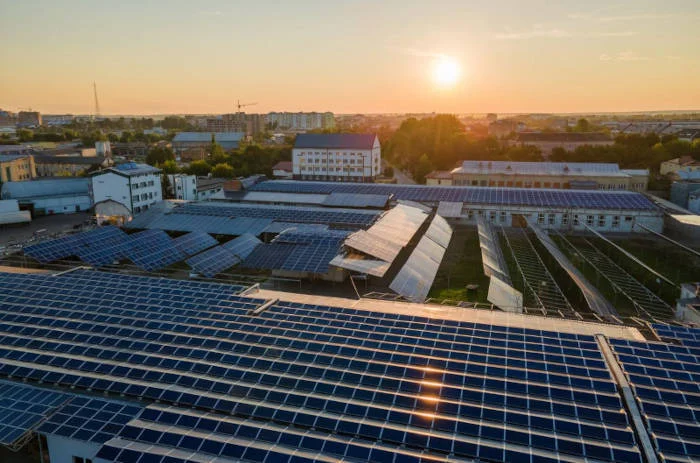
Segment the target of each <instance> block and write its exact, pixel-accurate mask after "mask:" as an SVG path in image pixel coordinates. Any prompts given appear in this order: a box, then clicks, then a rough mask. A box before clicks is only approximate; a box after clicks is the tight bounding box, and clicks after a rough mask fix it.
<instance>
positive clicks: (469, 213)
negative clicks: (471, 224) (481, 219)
mask: <svg viewBox="0 0 700 463" xmlns="http://www.w3.org/2000/svg"><path fill="white" fill-rule="evenodd" d="M473 218H474V211H472V210H471V209H470V210H468V211H467V220H471V219H473Z"/></svg>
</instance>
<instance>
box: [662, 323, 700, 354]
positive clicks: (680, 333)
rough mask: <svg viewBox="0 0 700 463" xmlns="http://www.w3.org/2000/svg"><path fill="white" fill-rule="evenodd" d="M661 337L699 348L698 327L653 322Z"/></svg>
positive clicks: (699, 329)
mask: <svg viewBox="0 0 700 463" xmlns="http://www.w3.org/2000/svg"><path fill="white" fill-rule="evenodd" d="M652 327H653V328H654V330H655V331H656V334H657V335H658V336H659V337H660V338H662V339H670V340H674V341H676V342H678V343H680V344H682V345H684V346H688V347H698V348H700V328H698V327H689V326H678V325H668V324H663V323H655V324H653V325H652Z"/></svg>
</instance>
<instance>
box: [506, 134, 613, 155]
mask: <svg viewBox="0 0 700 463" xmlns="http://www.w3.org/2000/svg"><path fill="white" fill-rule="evenodd" d="M516 143H517V144H519V145H520V146H525V145H527V146H536V147H537V148H539V150H540V151H541V152H542V156H543V157H544V158H545V159H547V157H549V155H550V154H552V150H553V149H555V148H563V149H565V150H567V151H574V150H576V148H578V147H580V146H610V145H613V144H614V143H615V141H614V140H613V139H612V138H611V137H610V135H608V134H607V133H599V132H521V133H519V134H518V137H517V138H516Z"/></svg>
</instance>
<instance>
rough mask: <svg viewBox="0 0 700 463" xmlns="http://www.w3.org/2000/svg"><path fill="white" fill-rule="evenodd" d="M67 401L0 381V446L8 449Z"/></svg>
mask: <svg viewBox="0 0 700 463" xmlns="http://www.w3.org/2000/svg"><path fill="white" fill-rule="evenodd" d="M69 398H70V396H69V395H68V394H63V393H61V392H56V391H49V390H46V389H40V388H37V387H32V386H27V385H24V384H17V383H12V382H9V381H0V445H6V446H11V445H12V444H13V443H15V442H16V441H17V440H19V439H20V438H21V437H22V436H24V435H25V434H26V433H27V432H29V431H31V430H33V429H34V428H35V427H36V426H37V425H39V424H40V423H41V422H42V421H43V420H44V419H46V417H47V416H49V415H51V413H53V411H54V410H55V409H56V408H57V407H59V406H60V405H61V404H62V403H64V402H66V401H67V400H69Z"/></svg>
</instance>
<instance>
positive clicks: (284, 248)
mask: <svg viewBox="0 0 700 463" xmlns="http://www.w3.org/2000/svg"><path fill="white" fill-rule="evenodd" d="M295 247H296V245H295V244H289V243H269V244H261V245H260V246H258V247H257V248H256V249H255V252H253V253H252V254H251V255H249V256H248V257H247V258H246V259H245V261H243V263H242V264H241V266H243V267H247V268H253V269H259V270H275V269H279V268H282V265H283V264H284V262H285V261H286V260H287V258H288V257H289V255H290V254H291V253H292V252H293V251H294V248H295Z"/></svg>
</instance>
